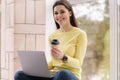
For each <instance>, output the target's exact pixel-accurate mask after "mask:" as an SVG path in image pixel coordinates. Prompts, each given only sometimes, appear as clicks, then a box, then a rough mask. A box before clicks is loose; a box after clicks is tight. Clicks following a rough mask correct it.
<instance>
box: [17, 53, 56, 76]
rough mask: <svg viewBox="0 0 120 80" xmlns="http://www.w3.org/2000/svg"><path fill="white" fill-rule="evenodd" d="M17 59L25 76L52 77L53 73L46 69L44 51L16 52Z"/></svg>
mask: <svg viewBox="0 0 120 80" xmlns="http://www.w3.org/2000/svg"><path fill="white" fill-rule="evenodd" d="M18 57H19V60H20V63H21V66H22V69H23V72H24V73H25V74H27V75H30V76H37V77H47V78H51V77H53V75H54V73H52V72H51V71H50V70H49V69H48V65H47V60H46V57H45V53H44V51H18Z"/></svg>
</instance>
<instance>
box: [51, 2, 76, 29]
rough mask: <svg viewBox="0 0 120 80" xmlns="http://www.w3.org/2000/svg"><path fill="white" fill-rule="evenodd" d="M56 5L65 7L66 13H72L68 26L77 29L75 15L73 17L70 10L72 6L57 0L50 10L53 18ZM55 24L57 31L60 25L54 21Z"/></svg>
mask: <svg viewBox="0 0 120 80" xmlns="http://www.w3.org/2000/svg"><path fill="white" fill-rule="evenodd" d="M58 5H63V6H65V8H66V9H68V11H71V12H72V15H71V16H70V24H71V25H72V26H74V27H78V24H77V20H76V18H75V15H74V12H73V9H72V5H71V4H70V3H69V2H68V1H67V0H57V1H56V2H55V3H54V4H53V8H52V9H53V16H54V8H55V7H56V6H58ZM54 21H55V20H54ZM55 24H56V28H57V29H59V28H60V25H59V24H58V23H57V22H56V21H55Z"/></svg>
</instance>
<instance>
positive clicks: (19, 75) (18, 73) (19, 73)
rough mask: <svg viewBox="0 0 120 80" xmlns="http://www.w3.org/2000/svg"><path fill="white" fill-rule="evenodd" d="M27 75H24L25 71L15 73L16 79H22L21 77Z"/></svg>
mask: <svg viewBox="0 0 120 80" xmlns="http://www.w3.org/2000/svg"><path fill="white" fill-rule="evenodd" d="M24 75H25V74H24V73H23V71H17V72H16V73H15V76H14V78H15V79H18V78H20V77H22V76H24Z"/></svg>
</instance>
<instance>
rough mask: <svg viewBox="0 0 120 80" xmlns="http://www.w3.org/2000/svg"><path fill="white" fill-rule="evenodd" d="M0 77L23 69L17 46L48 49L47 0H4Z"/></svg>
mask: <svg viewBox="0 0 120 80" xmlns="http://www.w3.org/2000/svg"><path fill="white" fill-rule="evenodd" d="M1 20H2V21H1V38H0V41H1V53H0V57H1V66H0V71H1V75H0V79H1V80H13V77H14V74H15V72H16V70H19V69H20V68H21V67H20V66H21V65H20V64H19V60H18V56H17V53H16V51H17V50H36V51H37V50H44V49H45V0H2V2H1Z"/></svg>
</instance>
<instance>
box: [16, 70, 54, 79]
mask: <svg viewBox="0 0 120 80" xmlns="http://www.w3.org/2000/svg"><path fill="white" fill-rule="evenodd" d="M14 80H52V78H44V77H35V76H29V75H26V74H25V73H24V72H23V71H17V72H16V74H15V76H14Z"/></svg>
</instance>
